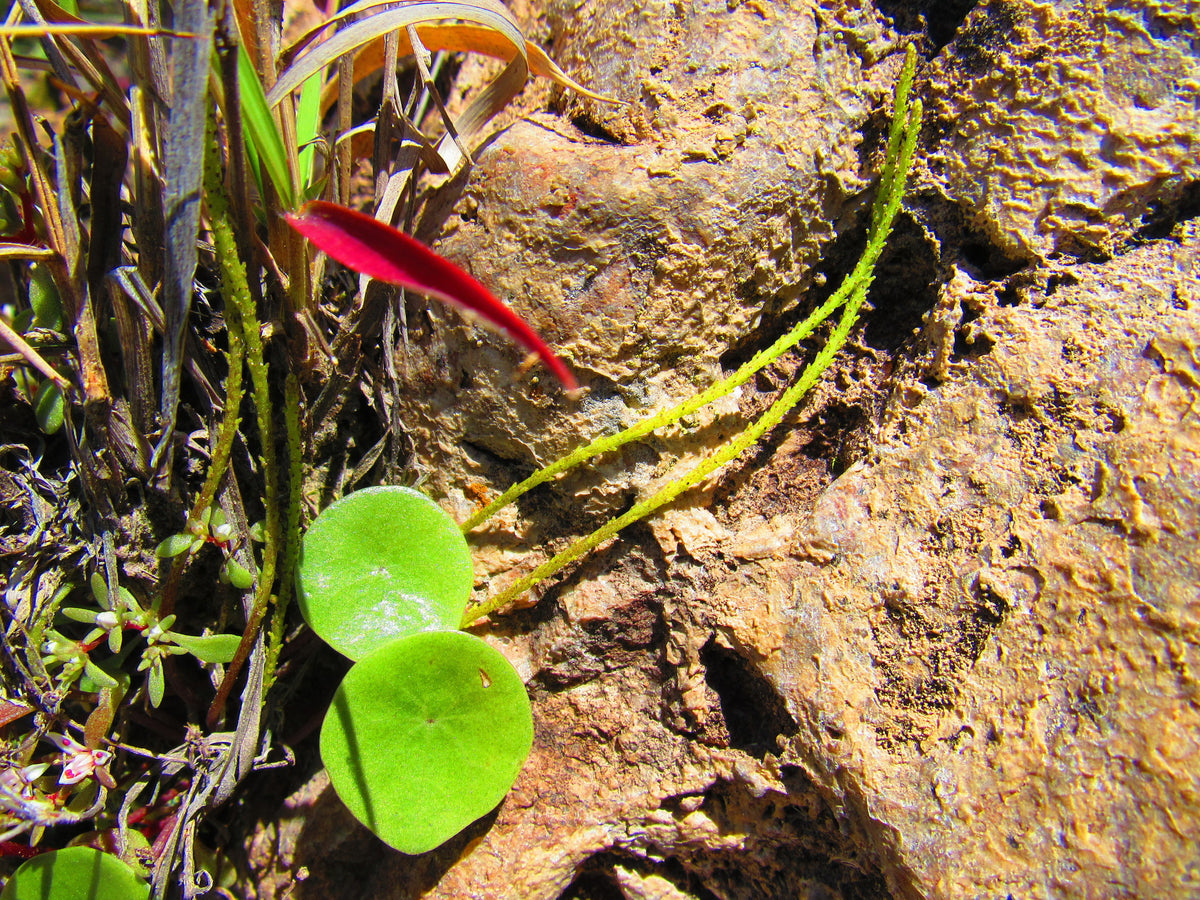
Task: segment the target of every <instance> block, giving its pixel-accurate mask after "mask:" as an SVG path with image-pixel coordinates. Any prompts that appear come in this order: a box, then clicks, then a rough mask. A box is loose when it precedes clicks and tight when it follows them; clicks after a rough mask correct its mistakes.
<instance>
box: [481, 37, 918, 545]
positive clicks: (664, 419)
mask: <svg viewBox="0 0 1200 900" xmlns="http://www.w3.org/2000/svg"><path fill="white" fill-rule="evenodd" d="M915 68H916V53H915V51H914V50H912V48H911V47H910V48H909V52H908V55H907V57H906V58H905V63H904V69H903V70H902V72H901V75H900V80H899V82H898V84H897V87H896V100H895V104H894V109H895V115H894V116H893V118H892V125H891V129H890V131H889V134H888V151H887V156H886V157H885V159H886V162H885V164H884V170H883V172H882V174H881V177H880V181H879V188H878V193H877V195H876V200H875V204H874V205H873V207H872V210H871V228H870V231H869V234H870V235H872V236H873V238H877V239H869V240H868V245H867V248H866V250H865V251H864V252H863V255H862V257H861V258H860V259H859V261H858V264H857V265H856V266H855V267H854V271H853V272H851V273H850V274H849V275H848V276H847V277H846V279H845V280H844V281H843V282H842V284H841V286H840V287H839V288H838V290H837V291H835V292H834V293H833V294H832V295H831V296H830V297H829V299H828V300H826V301H825V302H824V303H823V304H821V306H820V307H819V308H818V309H816V310H814V311H813V312H812V313H811V314H810V315H809V316H808V317H807V318H806V319H805V320H804V321H803V322H800V323H799V324H797V325H796V326H794V327H793V328H792V329H791V331H789V332H788V333H787V334H785V335H784V336H783V337H781V338H779V339H778V340H777V341H775V343H773V344H772V345H771V346H770V347H768V348H767V349H765V350H760V351H759V352H758V353H756V354H755V355H754V356H753V357H752V358H751V359H750V360H749V361H747V362H745V363H743V364H742V366H741V367H739V368H738V370H737V371H736V372H734V373H733V374H732V375H730V376H729V377H728V378H725V379H722V380H721V381H719V382H717V383H716V384H714V385H712V386H711V387H709V388H707V389H705V390H704V391H701V392H700V393H699V394H696V395H694V396H692V397H689V398H688V399H687V400H685V401H683V402H682V403H680V404H678V405H676V406H673V407H671V408H670V409H665V410H662V411H660V412H658V413H655V414H654V415H652V416H649V417H647V418H645V419H643V420H642V421H640V422H638V423H637V424H635V425H631V426H630V427H629V428H626V429H625V430H624V431H621V432H619V433H618V434H614V435H609V436H607V437H602V438H597V439H596V440H594V441H592V442H591V443H590V444H586V445H585V446H583V447H580V448H579V449H577V450H574V451H572V452H571V453H569V454H567V455H566V456H564V457H562V458H561V459H557V460H555V461H554V462H552V463H551V464H550V465H548V466H545V467H544V468H541V469H539V470H538V471H536V472H534V473H533V474H532V475H530V476H529V477H528V478H526V479H525V480H524V481H521V482H518V483H517V484H515V485H513V486H512V487H510V488H509V489H508V490H507V491H505V492H504V493H503V494H501V495H500V496H499V497H497V498H496V499H495V500H493V501H492V502H491V503H489V504H488V505H487V506H485V507H484V508H483V509H481V510H479V511H478V512H476V513H474V514H473V515H472V516H470V518H468V519H467V520H466V521H465V522H463V524H462V529H463V531H464V532H468V531H471V530H473V529H475V528H478V527H479V526H480V525H482V524H483V523H484V522H486V521H487V520H488V519H490V518H491V517H492V516H494V515H495V514H496V513H498V512H499V511H500V510H502V509H504V507H506V506H508V505H509V504H510V503H512V502H514V501H515V500H517V499H518V498H520V497H521V496H523V495H524V494H526V493H528V492H529V491H531V490H533V488H535V487H537V486H538V485H540V484H544V483H546V482H547V481H549V480H550V479H551V478H554V477H555V476H556V475H560V474H561V473H563V472H565V471H567V470H568V469H572V468H574V467H575V466H577V465H579V464H580V463H584V462H586V461H587V460H589V459H591V458H592V457H594V456H599V455H600V454H602V453H608V452H610V451H612V450H616V449H617V448H619V447H622V446H624V445H625V444H628V443H630V442H631V441H636V440H639V439H640V438H643V437H645V436H646V435H648V434H650V433H652V432H654V431H657V430H658V429H660V428H664V427H666V426H667V425H670V424H672V423H674V422H677V421H679V420H680V419H682V418H683V417H684V416H688V415H691V414H692V413H693V412H695V411H696V410H698V409H701V408H703V407H705V406H707V405H708V404H710V403H712V402H714V401H716V400H719V399H720V398H721V397H724V396H725V395H726V394H728V393H730V392H732V391H734V390H736V389H737V388H739V387H741V386H742V385H743V384H745V383H746V382H748V381H749V380H750V379H751V378H753V377H754V375H755V374H756V373H757V372H758V371H759V370H761V369H763V368H766V367H767V366H769V365H770V364H771V363H773V362H775V360H777V359H779V357H780V356H782V355H783V354H784V353H786V352H787V351H788V350H790V349H792V348H793V347H795V346H796V345H797V344H799V343H800V342H801V341H803V340H805V339H806V338H808V337H809V336H811V335H812V333H813V332H814V331H816V330H817V328H818V327H820V326H821V325H822V324H823V323H824V322H825V320H826V319H828V318H829V317H830V316H831V315H833V313H834V312H835V311H836V310H837V309H838V307H840V306H841V305H842V304H843V303H845V302H846V300H847V298H848V297H850V296H851V294H852V293H853V291H854V289H855V287H856V285H857V284H858V283H859V282H860V281H861V280H862V279H863V278H868V277H869V276H870V273H871V272H872V271H873V270H874V268H875V263H876V262H878V260H879V254H880V253H882V252H883V248H884V245H885V244H886V242H887V230H889V229H890V223H891V219H892V218H894V217H895V214H896V211H897V210H898V209H899V205H900V200H901V199H902V196H895V197H894V201H895V202H894V203H891V202H890V201H891V200H892V199H893V196H894V195H895V194H896V192H895V191H894V190H893V187H894V184H893V180H894V177H895V174H896V170H897V168H898V167H897V166H896V165H895V162H896V158H897V155H898V153H899V150H900V141H901V139H902V138H903V137H904V135H905V133H906V125H907V122H908V120H907V119H906V111H907V109H908V94H909V91H910V89H911V87H912V79H913V74H914V72H915ZM918 118H919V117H918ZM914 140H915V136H914ZM901 194H902V192H901ZM893 207H894V208H893ZM889 209H891V212H890V214H889V212H888V210H889ZM885 219H886V221H887V223H888V226H889V229H881V227H880V226H881V225H882V224H883V223H884V221H885ZM879 235H882V237H879Z"/></svg>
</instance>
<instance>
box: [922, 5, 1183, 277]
mask: <svg viewBox="0 0 1200 900" xmlns="http://www.w3.org/2000/svg"><path fill="white" fill-rule="evenodd" d="M1198 17H1200V5H1198V4H1197V3H1195V2H1190V0H1185V2H1182V3H1180V2H1174V0H1134V2H1128V3H1099V4H1098V3H1084V2H1067V3H1058V2H1053V3H1052V2H1039V0H989V2H986V3H981V4H979V5H978V6H976V7H975V9H974V10H972V12H971V14H970V15H969V16H968V17H967V19H966V21H965V22H964V23H963V26H962V28H961V29H960V30H959V31H958V34H957V36H956V37H955V40H954V41H953V43H952V44H951V45H950V47H948V48H947V52H945V53H943V54H941V55H940V56H939V57H938V58H937V59H936V60H935V61H934V63H933V65H932V66H931V67H930V71H929V72H928V73H927V78H928V82H929V87H930V91H929V95H928V101H929V111H930V114H931V115H930V120H929V128H930V129H931V130H933V131H935V132H937V133H938V137H939V141H938V143H937V145H936V152H935V153H934V154H933V155H932V156H931V158H930V160H929V162H930V166H931V167H932V168H934V169H935V170H937V171H938V173H939V175H940V179H939V180H940V182H941V184H942V186H943V189H944V190H945V192H946V194H947V196H949V197H951V198H953V199H954V200H955V202H957V203H959V204H961V205H962V206H963V208H964V209H965V210H967V212H968V215H969V216H970V218H971V220H972V222H973V225H974V226H975V227H976V228H977V229H978V230H979V231H980V232H982V233H983V234H985V235H986V237H987V240H988V241H989V242H992V243H994V244H995V245H996V247H997V248H998V249H999V250H1001V251H1002V252H1004V253H1006V254H1008V255H1009V256H1013V257H1017V258H1030V257H1033V258H1045V257H1047V256H1050V255H1051V254H1054V253H1058V252H1068V253H1072V254H1080V253H1095V252H1101V253H1109V252H1111V251H1112V250H1113V248H1114V247H1115V246H1117V245H1119V244H1120V243H1121V242H1122V241H1124V240H1127V239H1128V238H1129V237H1131V236H1132V235H1133V234H1134V233H1135V232H1136V231H1137V230H1138V229H1139V228H1140V227H1141V226H1142V225H1143V224H1144V221H1145V218H1146V217H1147V215H1148V214H1153V213H1154V212H1155V211H1156V210H1158V209H1161V208H1163V207H1168V208H1170V207H1174V206H1177V205H1178V203H1179V201H1180V199H1181V197H1182V195H1183V193H1184V191H1185V190H1186V189H1187V187H1188V185H1190V184H1192V183H1194V182H1195V181H1196V180H1197V177H1200V162H1198V160H1200V103H1198V101H1200V56H1198V55H1197V52H1196V43H1195V40H1196V27H1195V26H1196V21H1197V18H1198Z"/></svg>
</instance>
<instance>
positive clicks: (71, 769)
mask: <svg viewBox="0 0 1200 900" xmlns="http://www.w3.org/2000/svg"><path fill="white" fill-rule="evenodd" d="M46 737H47V738H48V739H49V740H50V741H52V742H53V743H54V746H56V747H57V748H58V749H59V750H61V751H62V752H63V755H64V756H65V757H66V759H65V760H64V761H63V772H62V776H61V777H60V778H59V779H58V783H59V784H77V783H78V782H80V781H83V779H85V778H88V777H90V776H91V774H92V773H93V772H94V771H95V770H96V766H106V765H108V763H109V760H111V759H112V754H111V753H109V752H108V751H107V750H89V749H88V748H87V747H85V746H83V744H81V743H79V741H77V740H75V739H74V738H73V737H71V736H70V735H66V734H54V733H53V732H50V733H48V734H47V735H46Z"/></svg>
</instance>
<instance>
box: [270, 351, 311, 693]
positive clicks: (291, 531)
mask: <svg viewBox="0 0 1200 900" xmlns="http://www.w3.org/2000/svg"><path fill="white" fill-rule="evenodd" d="M284 400H285V402H284V421H285V424H286V426H287V439H288V460H289V462H290V463H291V466H290V467H289V471H288V507H287V521H286V523H285V526H284V534H285V535H286V543H285V545H284V553H283V565H282V567H281V568H280V572H279V595H278V596H277V597H276V599H275V612H274V613H273V614H272V616H271V634H270V639H269V641H268V643H267V661H266V666H265V667H264V669H263V693H264V694H265V693H266V692H267V691H268V690H269V689H270V687H271V684H272V683H273V682H274V681H275V666H276V664H277V663H278V661H279V650H280V647H282V646H283V629H284V625H285V620H286V619H287V610H288V604H289V603H290V602H291V599H292V591H293V590H294V589H295V581H296V566H297V564H298V562H299V560H300V495H301V489H302V487H303V482H302V478H303V471H302V465H303V460H302V454H301V441H300V383H299V382H298V381H297V380H296V376H295V375H290V374H289V375H288V377H287V382H286V383H285V385H284Z"/></svg>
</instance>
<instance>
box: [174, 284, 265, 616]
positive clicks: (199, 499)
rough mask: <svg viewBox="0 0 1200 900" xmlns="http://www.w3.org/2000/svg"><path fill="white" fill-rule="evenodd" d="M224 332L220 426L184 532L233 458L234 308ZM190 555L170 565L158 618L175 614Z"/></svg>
mask: <svg viewBox="0 0 1200 900" xmlns="http://www.w3.org/2000/svg"><path fill="white" fill-rule="evenodd" d="M225 330H226V334H227V335H228V339H229V351H228V352H227V353H226V359H227V360H228V362H229V373H228V374H227V375H226V376H225V409H224V411H223V412H222V414H221V424H220V425H219V426H218V427H217V434H216V440H215V441H214V442H213V445H212V453H211V454H210V455H209V462H208V471H207V472H206V473H205V476H204V484H203V485H202V486H201V487H200V493H199V494H197V495H196V500H195V502H194V503H193V504H192V511H191V513H190V514H189V515H188V528H189V530H190V529H191V526H192V523H193V522H197V521H199V520H200V516H201V515H202V514H203V512H204V510H206V509H208V508H209V507H210V506H212V503H213V500H214V498H215V497H216V496H217V489H218V488H219V487H220V485H221V479H222V478H224V477H225V473H226V472H227V471H228V470H229V459H230V457H231V456H232V454H233V442H234V440H235V439H236V438H237V432H238V426H239V425H240V424H241V417H240V416H239V415H238V410H239V408H240V407H241V405H242V364H243V363H244V362H245V359H246V346H245V340H244V338H243V334H242V317H241V316H240V315H239V314H238V312H237V310H236V309H235V308H234V307H232V306H231V307H229V308H227V309H226V311H225ZM189 555H190V554H188V553H181V554H179V555H178V556H176V557H175V558H174V559H173V560H172V561H171V568H170V571H169V572H168V573H167V579H166V584H165V586H164V589H163V592H162V602H161V603H160V604H159V607H158V614H159V615H160V616H169V615H170V614H171V613H172V612H174V610H175V594H176V591H177V590H178V587H179V580H180V578H182V577H183V569H184V567H185V566H186V565H187V560H188V557H189Z"/></svg>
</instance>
